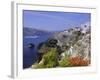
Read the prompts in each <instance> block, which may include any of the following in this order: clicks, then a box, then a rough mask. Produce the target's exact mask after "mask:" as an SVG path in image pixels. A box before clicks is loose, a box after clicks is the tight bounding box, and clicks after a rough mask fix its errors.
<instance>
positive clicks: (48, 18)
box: [23, 10, 91, 31]
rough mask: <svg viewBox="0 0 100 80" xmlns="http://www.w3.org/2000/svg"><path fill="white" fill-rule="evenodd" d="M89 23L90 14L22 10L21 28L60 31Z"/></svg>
mask: <svg viewBox="0 0 100 80" xmlns="http://www.w3.org/2000/svg"><path fill="white" fill-rule="evenodd" d="M90 21H91V14H90V13H75V12H53V11H34V10H23V27H29V28H35V29H40V30H47V31H61V30H66V29H69V28H71V27H80V25H81V24H84V23H87V22H90Z"/></svg>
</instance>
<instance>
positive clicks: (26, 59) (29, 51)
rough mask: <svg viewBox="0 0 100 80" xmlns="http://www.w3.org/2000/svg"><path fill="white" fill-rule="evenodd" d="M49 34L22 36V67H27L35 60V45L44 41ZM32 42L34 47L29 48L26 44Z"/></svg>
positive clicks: (36, 52) (36, 54)
mask: <svg viewBox="0 0 100 80" xmlns="http://www.w3.org/2000/svg"><path fill="white" fill-rule="evenodd" d="M49 37H51V34H45V35H42V36H25V37H24V38H23V68H29V67H30V66H31V65H32V64H33V63H35V62H36V61H37V57H38V51H37V46H38V45H39V44H40V43H41V42H44V41H46V40H47V39H48V38H49ZM30 43H32V44H34V45H35V46H34V48H29V47H28V45H29V44H30Z"/></svg>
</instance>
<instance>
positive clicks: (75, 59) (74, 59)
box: [69, 56, 89, 66]
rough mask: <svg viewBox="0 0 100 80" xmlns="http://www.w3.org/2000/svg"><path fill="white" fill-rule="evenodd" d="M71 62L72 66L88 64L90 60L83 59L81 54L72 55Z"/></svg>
mask: <svg viewBox="0 0 100 80" xmlns="http://www.w3.org/2000/svg"><path fill="white" fill-rule="evenodd" d="M69 62H70V64H71V65H72V66H88V64H89V61H88V60H83V59H82V58H81V57H80V56H76V57H71V58H70V59H69Z"/></svg>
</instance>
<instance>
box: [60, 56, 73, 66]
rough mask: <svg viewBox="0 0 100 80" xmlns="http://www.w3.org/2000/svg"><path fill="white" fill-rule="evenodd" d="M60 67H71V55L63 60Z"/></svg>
mask: <svg viewBox="0 0 100 80" xmlns="http://www.w3.org/2000/svg"><path fill="white" fill-rule="evenodd" d="M59 66H60V67H69V66H71V64H70V62H69V55H66V56H65V57H64V58H63V59H61V60H60V61H59Z"/></svg>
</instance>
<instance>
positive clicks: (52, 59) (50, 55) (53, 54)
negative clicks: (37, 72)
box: [37, 48, 58, 68]
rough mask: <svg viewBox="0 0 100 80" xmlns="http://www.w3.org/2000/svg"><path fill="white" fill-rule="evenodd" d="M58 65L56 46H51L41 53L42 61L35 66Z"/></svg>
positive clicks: (47, 66)
mask: <svg viewBox="0 0 100 80" xmlns="http://www.w3.org/2000/svg"><path fill="white" fill-rule="evenodd" d="M57 65H58V53H57V50H56V48H51V50H50V51H48V52H47V53H45V54H44V55H43V63H41V64H38V65H37V68H52V67H56V66H57Z"/></svg>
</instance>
